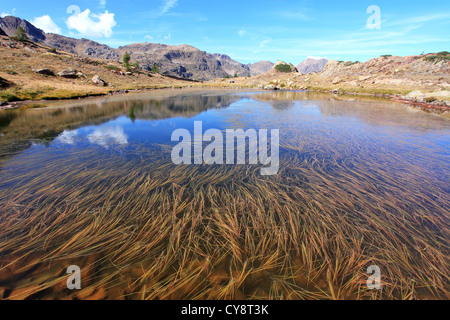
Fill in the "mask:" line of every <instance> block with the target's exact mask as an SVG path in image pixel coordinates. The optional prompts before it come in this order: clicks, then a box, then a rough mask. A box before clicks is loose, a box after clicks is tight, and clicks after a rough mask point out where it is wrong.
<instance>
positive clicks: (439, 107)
mask: <svg viewBox="0 0 450 320" xmlns="http://www.w3.org/2000/svg"><path fill="white" fill-rule="evenodd" d="M192 88H195V89H219V90H224V89H247V90H248V89H256V90H261V89H258V88H249V87H240V86H236V87H227V88H224V87H220V86H189V87H182V86H179V87H178V86H168V87H161V88H147V89H121V90H115V91H111V92H108V93H92V94H90V93H87V94H84V95H80V96H79V97H75V98H73V97H71V98H57V99H56V98H55V99H40V100H24V101H14V102H4V103H3V105H0V112H1V111H4V110H11V109H19V108H32V107H33V106H34V105H35V104H36V103H42V102H53V101H70V100H83V99H89V98H98V97H106V96H116V95H127V94H133V93H144V92H153V91H159V90H166V89H179V90H182V89H192ZM279 91H298V90H279ZM303 91H305V92H318V93H328V94H330V95H339V96H358V97H375V98H381V99H386V100H389V101H392V102H398V103H402V104H407V105H409V106H411V107H413V108H417V109H420V110H421V111H424V112H428V113H434V114H438V115H443V116H448V115H450V106H448V105H446V104H445V103H428V102H420V101H416V100H415V99H407V98H405V97H404V96H402V95H401V94H384V93H362V92H333V90H331V91H329V90H314V89H313V90H303Z"/></svg>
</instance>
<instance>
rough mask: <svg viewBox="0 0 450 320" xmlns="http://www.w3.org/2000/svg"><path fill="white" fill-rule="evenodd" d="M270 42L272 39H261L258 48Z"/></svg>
mask: <svg viewBox="0 0 450 320" xmlns="http://www.w3.org/2000/svg"><path fill="white" fill-rule="evenodd" d="M271 42H272V39H266V40H263V41H261V43H260V44H259V47H260V48H264V47H265V46H266V45H268V44H269V43H271Z"/></svg>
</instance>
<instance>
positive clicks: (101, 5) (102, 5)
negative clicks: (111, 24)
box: [99, 0, 106, 8]
mask: <svg viewBox="0 0 450 320" xmlns="http://www.w3.org/2000/svg"><path fill="white" fill-rule="evenodd" d="M99 2H100V7H102V8H104V7H106V0H100V1H99Z"/></svg>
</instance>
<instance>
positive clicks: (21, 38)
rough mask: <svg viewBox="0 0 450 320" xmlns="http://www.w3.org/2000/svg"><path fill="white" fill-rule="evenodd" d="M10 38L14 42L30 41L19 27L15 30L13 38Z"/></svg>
mask: <svg viewBox="0 0 450 320" xmlns="http://www.w3.org/2000/svg"><path fill="white" fill-rule="evenodd" d="M11 38H12V39H14V40H17V41H29V40H30V39H29V38H28V36H27V32H26V31H25V29H24V28H22V27H21V26H19V27H18V28H17V31H16V33H15V34H14V36H13V37H11Z"/></svg>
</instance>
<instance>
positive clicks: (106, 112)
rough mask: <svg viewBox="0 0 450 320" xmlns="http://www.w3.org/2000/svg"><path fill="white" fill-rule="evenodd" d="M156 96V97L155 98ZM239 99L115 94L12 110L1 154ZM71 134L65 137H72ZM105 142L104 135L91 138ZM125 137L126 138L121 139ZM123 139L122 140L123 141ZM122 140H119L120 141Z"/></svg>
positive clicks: (4, 117) (4, 118)
mask: <svg viewBox="0 0 450 320" xmlns="http://www.w3.org/2000/svg"><path fill="white" fill-rule="evenodd" d="M154 96H155V97H154ZM239 99H240V96H239V95H231V94H230V95H227V94H225V95H224V94H223V93H220V94H214V93H211V92H210V94H208V95H205V94H186V93H183V94H180V93H178V94H176V93H174V92H171V94H167V93H165V94H162V95H160V96H158V95H152V96H151V97H149V95H148V94H147V95H136V96H122V97H120V96H116V97H109V98H102V99H93V100H90V99H89V100H85V101H77V102H71V101H66V102H65V103H59V105H61V106H59V105H58V104H56V107H55V106H54V105H53V104H50V106H49V107H48V108H44V109H28V110H11V111H6V112H2V113H0V132H1V133H2V137H0V156H3V157H4V156H7V155H12V154H17V153H20V152H21V151H23V150H26V149H28V148H29V147H30V146H31V144H32V142H34V143H44V144H47V143H49V142H51V141H53V140H54V139H55V138H56V137H58V136H60V135H61V134H62V133H63V132H70V131H73V130H74V129H76V128H79V127H82V126H88V125H100V124H103V123H105V122H108V121H110V120H112V119H115V118H117V117H119V116H127V117H129V118H130V119H131V120H133V121H134V120H135V119H143V120H159V119H167V118H172V117H193V116H195V115H197V114H199V113H201V112H204V111H206V110H208V109H213V108H226V107H228V106H229V105H230V104H232V103H233V102H235V101H237V100H239ZM70 138H71V137H70V136H67V137H66V136H63V139H69V140H68V141H70ZM92 139H93V141H97V142H98V143H100V144H101V143H102V141H103V140H104V139H103V140H102V139H101V134H97V135H96V136H93V137H92ZM122 140H123V139H122ZM122 140H121V141H122ZM119 142H120V141H119Z"/></svg>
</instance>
